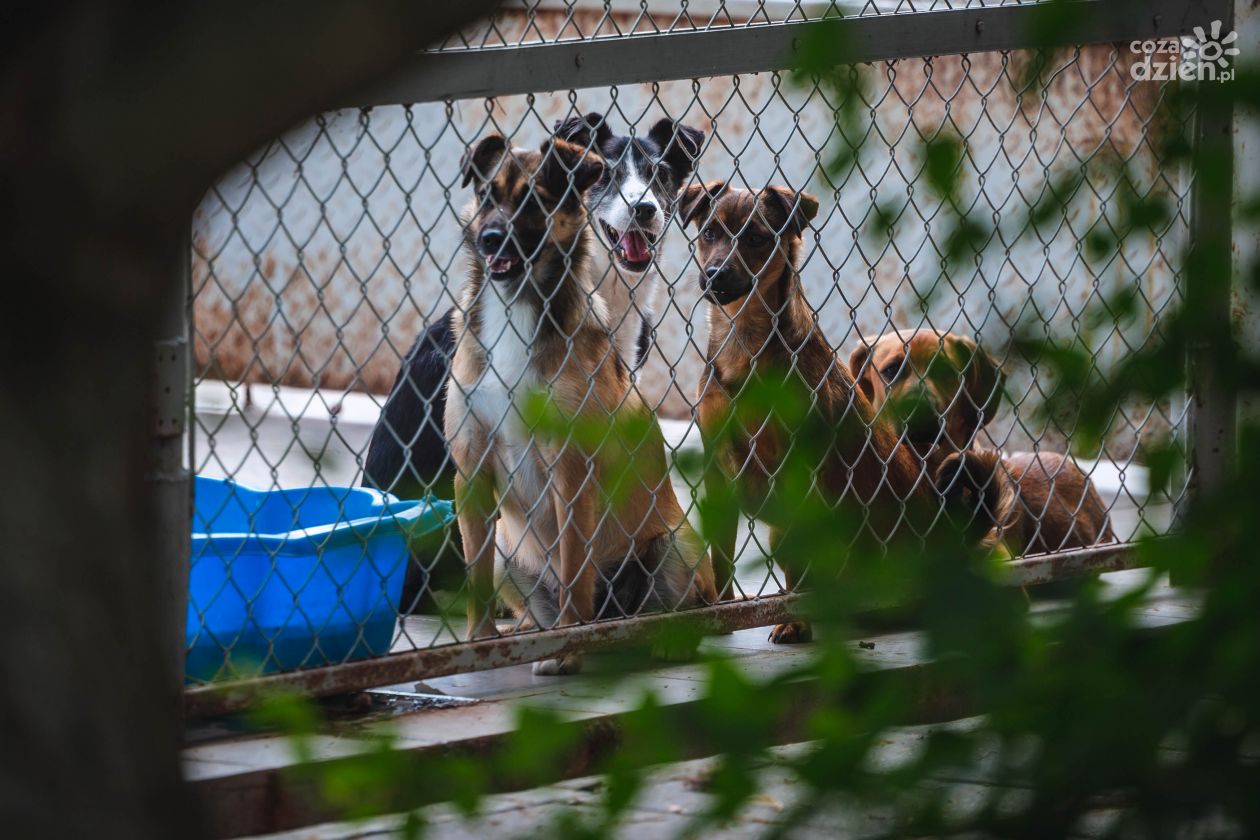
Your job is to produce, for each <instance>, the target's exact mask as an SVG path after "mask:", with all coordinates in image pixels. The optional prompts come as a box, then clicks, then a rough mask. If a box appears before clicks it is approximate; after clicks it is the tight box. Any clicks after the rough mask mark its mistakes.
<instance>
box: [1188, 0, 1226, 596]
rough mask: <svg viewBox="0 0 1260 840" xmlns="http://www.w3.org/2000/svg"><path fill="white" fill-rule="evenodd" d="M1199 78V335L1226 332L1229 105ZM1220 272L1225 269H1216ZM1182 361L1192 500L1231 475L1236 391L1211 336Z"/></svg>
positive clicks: (1195, 295)
mask: <svg viewBox="0 0 1260 840" xmlns="http://www.w3.org/2000/svg"><path fill="white" fill-rule="evenodd" d="M1218 7H1219V8H1220V14H1221V20H1222V22H1223V27H1222V31H1224V32H1228V31H1229V30H1230V29H1231V28H1232V27H1233V22H1234V15H1233V5H1232V3H1228V2H1227V3H1221V4H1218ZM1197 84H1198V94H1199V102H1198V107H1197V109H1196V114H1195V129H1194V152H1193V157H1192V161H1193V163H1192V166H1193V173H1194V184H1193V185H1192V190H1193V192H1192V201H1191V218H1190V254H1189V261H1190V264H1191V265H1192V266H1194V267H1196V268H1197V276H1195V277H1193V278H1192V279H1191V280H1190V284H1189V287H1188V288H1187V289H1186V304H1187V306H1188V307H1189V308H1190V310H1191V312H1192V317H1193V318H1194V319H1195V323H1196V324H1197V325H1198V327H1199V330H1198V331H1199V332H1200V334H1201V335H1204V336H1207V335H1214V336H1230V335H1231V334H1232V325H1231V317H1230V308H1231V302H1232V291H1233V283H1232V279H1231V277H1232V272H1231V270H1230V268H1231V266H1232V231H1233V228H1232V215H1233V213H1232V211H1233V201H1232V198H1233V187H1234V144H1233V127H1234V108H1233V103H1232V101H1231V99H1230V97H1229V96H1228V95H1223V94H1222V93H1221V92H1220V91H1218V90H1213V89H1211V88H1209V87H1208V86H1209V85H1216V84H1218V83H1217V82H1216V81H1199V82H1198V83H1197ZM1205 269H1206V270H1205ZM1218 271H1219V272H1223V274H1224V276H1217V272H1218ZM1187 364H1188V375H1189V391H1190V393H1189V398H1190V405H1189V412H1188V422H1189V431H1188V436H1187V444H1188V448H1189V453H1188V454H1189V463H1190V477H1189V485H1188V492H1187V494H1186V503H1187V504H1189V505H1194V504H1196V503H1198V502H1199V501H1200V500H1202V499H1204V498H1206V497H1211V496H1212V495H1213V494H1214V493H1215V492H1217V491H1219V490H1220V489H1221V487H1222V486H1223V485H1224V483H1225V480H1226V479H1227V477H1228V475H1229V470H1230V468H1231V465H1232V463H1233V461H1234V449H1235V444H1236V441H1235V433H1236V427H1237V397H1236V395H1235V394H1234V392H1233V390H1232V389H1231V388H1230V386H1229V384H1228V382H1227V381H1226V378H1225V377H1224V376H1223V375H1222V373H1223V372H1222V371H1221V370H1219V368H1218V357H1217V354H1216V353H1215V352H1214V350H1213V348H1212V347H1211V346H1210V342H1209V340H1206V339H1198V340H1196V342H1195V343H1194V344H1193V345H1192V346H1191V347H1190V349H1189V358H1188V359H1187ZM1182 513H1184V510H1183V511H1182ZM1177 582H1185V581H1180V580H1179V581H1177Z"/></svg>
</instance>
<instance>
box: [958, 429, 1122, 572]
mask: <svg viewBox="0 0 1260 840" xmlns="http://www.w3.org/2000/svg"><path fill="white" fill-rule="evenodd" d="M936 482H937V486H938V487H939V488H940V489H941V492H943V493H944V494H945V496H946V498H950V499H958V500H959V501H961V503H962V506H963V508H964V509H965V510H967V511H968V512H974V518H973V520H972V522H971V523H970V527H971V528H973V529H974V530H975V531H976V533H977V535H978V536H979V537H980V541H981V544H982V545H984V546H986V547H995V546H998V545H1002V546H1004V547H1005V548H1006V550H1007V551H1008V552H1009V553H1010V554H1011V555H1012V556H1017V555H1019V554H1025V553H1027V554H1039V553H1042V552H1047V551H1062V550H1065V549H1070V548H1088V547H1089V546H1092V545H1098V544H1100V543H1108V542H1114V541H1115V539H1116V537H1115V534H1114V533H1113V532H1112V530H1111V522H1110V520H1109V518H1108V516H1107V508H1106V507H1105V506H1104V505H1103V502H1102V499H1101V498H1100V497H1099V495H1098V490H1097V489H1096V488H1095V487H1094V483H1093V482H1092V481H1090V480H1089V476H1087V475H1085V473H1083V472H1081V469H1080V467H1078V466H1076V463H1075V462H1074V461H1073V460H1072V459H1071V458H1069V457H1067V456H1066V455H1061V454H1059V453H1057V452H1016V453H1014V454H1012V455H1006V456H1003V455H1002V453H1000V452H998V451H997V450H994V449H980V448H973V449H968V450H966V451H965V452H956V453H954V454H953V455H949V456H948V457H946V458H945V460H944V461H943V462H942V463H941V466H940V468H939V469H938V470H937V472H936Z"/></svg>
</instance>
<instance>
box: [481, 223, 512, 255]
mask: <svg viewBox="0 0 1260 840" xmlns="http://www.w3.org/2000/svg"><path fill="white" fill-rule="evenodd" d="M477 239H478V241H479V243H480V244H481V251H482V253H485V254H496V253H498V251H499V248H501V247H503V241H504V240H505V239H507V233H506V232H505V231H503V230H501V229H500V228H484V229H482V231H481V233H480V234H478V235H477Z"/></svg>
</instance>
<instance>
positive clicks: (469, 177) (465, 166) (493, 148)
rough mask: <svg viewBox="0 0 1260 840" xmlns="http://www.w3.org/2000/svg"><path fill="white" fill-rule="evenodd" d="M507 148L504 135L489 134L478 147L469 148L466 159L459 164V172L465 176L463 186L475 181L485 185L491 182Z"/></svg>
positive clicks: (465, 155) (465, 154)
mask: <svg viewBox="0 0 1260 840" xmlns="http://www.w3.org/2000/svg"><path fill="white" fill-rule="evenodd" d="M507 147H508V144H507V141H506V140H504V139H503V135H502V134H487V135H486V136H485V137H483V138H481V142H479V143H477V145H475V146H469V147H468V150H467V151H465V152H464V159H463V160H461V161H460V162H459V170H460V172H462V173H463V176H464V180H463V183H462V184H461V186H464V187H466V186H468V185H469V184H471V183H472V182H473V179H476V180H477V181H479V182H481V183H483V184H484V183H485V182H486V181H489V180H490V176H491V175H493V174H494V169H495V167H496V166H497V165H498V163H499V159H500V158H502V157H503V155H504V153H505V152H507Z"/></svg>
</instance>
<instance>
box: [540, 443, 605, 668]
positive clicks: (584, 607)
mask: <svg viewBox="0 0 1260 840" xmlns="http://www.w3.org/2000/svg"><path fill="white" fill-rule="evenodd" d="M592 467H593V465H592V462H591V461H590V459H588V458H586V457H582V456H568V455H566V456H563V457H561V458H560V459H558V462H557V464H556V470H555V474H554V479H553V481H554V486H553V492H552V500H553V503H554V505H555V515H556V522H557V523H558V524H559V526H560V546H559V548H560V583H561V587H562V591H561V592H560V618H559V621H558V622H557V623H558V624H578V623H582V622H587V621H591V620H592V619H593V618H594V617H595V566H594V562H595V561H594V559H593V557H592V554H591V549H592V542H593V540H594V536H595V534H594V532H595V519H596V511H595V499H596V497H597V494H596V490H595V476H594V475H593V473H592V472H591V471H592ZM581 667H582V655H581V654H580V653H571V654H566V655H565V656H561V657H558V658H556V659H547V660H543V661H542V662H535V663H534V673H535V674H539V675H545V676H555V675H560V674H576V673H577V672H578V671H579V670H581Z"/></svg>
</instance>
